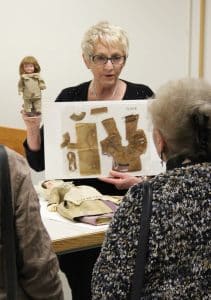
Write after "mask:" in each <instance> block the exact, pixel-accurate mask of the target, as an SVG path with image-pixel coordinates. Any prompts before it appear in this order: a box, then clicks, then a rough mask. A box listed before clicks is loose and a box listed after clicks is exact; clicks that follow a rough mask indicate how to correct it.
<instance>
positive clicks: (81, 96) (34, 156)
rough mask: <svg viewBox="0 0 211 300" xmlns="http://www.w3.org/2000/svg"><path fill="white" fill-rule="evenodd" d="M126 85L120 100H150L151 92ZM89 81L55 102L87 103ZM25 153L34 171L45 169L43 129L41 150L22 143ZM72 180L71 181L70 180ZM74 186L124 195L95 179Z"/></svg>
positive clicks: (65, 92)
mask: <svg viewBox="0 0 211 300" xmlns="http://www.w3.org/2000/svg"><path fill="white" fill-rule="evenodd" d="M124 82H125V83H126V84H127V88H126V91H125V95H124V97H123V99H122V100H136V99H140V100H141V99H147V98H151V97H152V96H153V95H154V94H153V92H152V90H151V89H150V88H149V87H148V86H146V85H143V84H135V83H131V82H128V81H124ZM89 84H90V81H88V82H84V83H82V84H80V85H77V86H74V87H69V88H66V89H64V90H62V91H61V93H60V94H59V95H58V97H57V99H56V101H57V102H60V101H61V102H65V101H66V102H69V101H70V102H71V101H87V97H88V89H89ZM24 147H25V151H26V157H27V160H28V162H29V165H30V166H31V168H32V169H34V170H35V171H43V170H44V169H45V161H44V138H43V127H42V128H41V148H40V150H39V151H30V149H29V148H28V145H27V141H25V142H24ZM70 179H71V178H70ZM71 180H72V179H71ZM72 181H73V182H74V183H75V184H76V185H81V184H83V185H84V184H85V185H90V186H94V187H95V188H96V189H97V190H99V191H100V192H101V193H103V194H110V195H120V194H125V191H119V190H117V189H116V187H115V186H113V185H111V184H107V183H104V182H101V181H99V180H98V179H95V178H89V179H74V180H72Z"/></svg>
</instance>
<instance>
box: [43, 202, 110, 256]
mask: <svg viewBox="0 0 211 300" xmlns="http://www.w3.org/2000/svg"><path fill="white" fill-rule="evenodd" d="M40 204H41V216H42V220H43V223H44V225H45V227H46V228H47V231H48V233H49V235H50V237H51V239H52V242H53V248H54V250H55V252H56V253H57V254H64V253H69V252H76V251H81V250H86V249H90V248H97V247H100V246H101V245H102V242H103V239H104V236H105V232H106V230H107V228H108V225H100V226H93V225H89V224H82V223H77V222H72V221H70V220H67V219H65V218H63V217H62V216H60V215H59V214H58V213H57V212H48V211H47V208H46V206H47V202H46V201H45V200H40Z"/></svg>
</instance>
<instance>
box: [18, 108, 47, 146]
mask: <svg viewBox="0 0 211 300" xmlns="http://www.w3.org/2000/svg"><path fill="white" fill-rule="evenodd" d="M21 114H22V118H23V120H24V123H25V125H26V130H27V144H28V147H29V149H30V150H32V151H38V150H40V144H41V138H40V124H41V120H42V119H41V115H38V116H35V117H29V116H28V115H27V114H26V113H25V112H24V111H23V110H22V111H21Z"/></svg>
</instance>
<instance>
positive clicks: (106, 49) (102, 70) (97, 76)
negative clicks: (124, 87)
mask: <svg viewBox="0 0 211 300" xmlns="http://www.w3.org/2000/svg"><path fill="white" fill-rule="evenodd" d="M93 57H95V58H96V61H95V60H94V61H93V59H92V58H90V60H88V61H87V60H85V63H86V66H87V67H88V68H89V69H90V70H91V72H92V74H93V77H94V81H95V82H98V84H100V85H102V86H104V87H109V86H113V85H114V84H115V83H116V81H117V79H118V78H119V75H120V73H121V71H122V68H123V67H124V65H125V58H124V53H123V51H122V50H120V49H119V48H117V47H114V46H107V45H104V44H102V43H100V42H99V43H97V44H96V46H95V49H94V53H93ZM103 58H114V59H113V63H112V62H111V60H107V62H105V63H100V62H99V61H100V60H103ZM118 59H119V61H118Z"/></svg>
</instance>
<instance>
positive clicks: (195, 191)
mask: <svg viewBox="0 0 211 300" xmlns="http://www.w3.org/2000/svg"><path fill="white" fill-rule="evenodd" d="M149 110H150V114H151V117H152V122H153V126H154V130H153V138H154V143H155V146H156V149H157V152H158V154H159V156H160V157H161V160H164V161H165V162H166V166H167V171H166V173H165V174H160V175H158V176H156V177H154V178H153V179H151V185H152V188H153V201H152V216H151V223H150V234H149V248H148V255H147V262H146V267H145V286H144V296H145V297H149V298H147V299H168V300H169V299H208V298H209V292H208V286H209V283H208V272H209V268H210V262H209V258H208V255H209V254H210V236H209V228H210V204H211V197H210V195H211V175H210V174H211V86H210V85H209V84H208V83H206V82H205V81H203V80H199V79H182V80H178V81H172V82H168V83H167V84H165V85H164V86H163V87H161V88H160V89H159V91H158V93H157V95H156V100H153V101H152V103H151V105H150V108H149ZM142 201H143V189H142V183H139V184H137V185H135V186H133V187H132V188H131V189H130V190H129V191H128V193H127V194H126V196H125V198H124V200H123V202H122V204H121V205H120V207H119V209H118V211H117V212H116V214H115V216H114V219H113V221H112V223H111V224H110V227H109V230H108V232H107V236H106V239H105V242H104V245H103V248H102V250H101V254H100V257H99V259H98V261H97V263H96V265H95V268H94V272H93V279H92V292H93V300H96V299H127V297H128V294H129V290H130V287H131V280H132V277H133V274H134V266H135V259H136V255H137V241H138V237H139V235H140V217H141V212H142ZM144 299H145V298H144Z"/></svg>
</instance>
